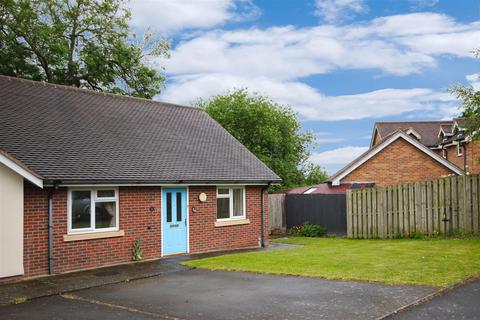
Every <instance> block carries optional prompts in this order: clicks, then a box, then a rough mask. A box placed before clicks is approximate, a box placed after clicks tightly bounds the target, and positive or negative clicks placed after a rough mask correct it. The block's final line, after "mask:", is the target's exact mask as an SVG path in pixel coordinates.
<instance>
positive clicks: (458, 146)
mask: <svg viewBox="0 0 480 320" xmlns="http://www.w3.org/2000/svg"><path fill="white" fill-rule="evenodd" d="M457 156H459V157H460V156H463V146H462V145H460V144H457Z"/></svg>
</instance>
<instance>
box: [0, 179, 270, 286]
mask: <svg viewBox="0 0 480 320" xmlns="http://www.w3.org/2000/svg"><path fill="white" fill-rule="evenodd" d="M50 190H51V189H50V188H45V189H40V188H37V187H35V186H33V185H32V184H30V183H28V182H25V196H24V268H25V275H24V276H20V277H12V278H6V279H0V282H8V281H11V280H14V281H16V280H19V279H22V278H29V277H35V276H42V275H47V274H48V193H49V192H50ZM245 190H246V192H245V194H246V207H247V208H246V218H247V219H249V220H250V223H249V224H243V225H236V226H222V227H215V221H216V202H217V201H216V188H215V187H212V186H204V187H197V186H195V187H189V210H190V212H189V214H190V216H189V226H190V232H189V234H190V236H189V238H190V252H191V253H200V252H206V251H215V250H228V249H239V248H251V247H258V245H259V237H260V233H261V231H260V230H261V226H260V224H261V218H260V217H261V200H260V199H261V190H262V187H261V186H247V187H246V188H245ZM201 192H205V193H206V194H207V201H206V202H204V203H201V202H200V201H199V200H198V195H199V193H201ZM267 197H268V195H267V193H266V192H265V198H264V199H265V220H264V223H265V234H264V236H265V241H266V243H268V228H267V226H268V220H267V219H268V211H267V210H268V209H267V207H268V206H267V203H268V198H267ZM53 207H54V211H53V216H54V217H53V219H54V221H53V225H54V230H53V237H54V241H53V242H54V249H53V252H54V273H62V272H67V271H73V270H81V269H87V268H94V267H100V266H107V265H114V264H118V263H124V262H129V261H131V260H132V251H131V250H132V248H133V243H134V241H135V238H136V237H138V236H140V237H141V238H142V249H143V258H144V259H153V258H160V257H161V188H160V187H120V188H119V211H120V216H119V222H120V224H119V226H120V230H123V231H124V232H125V235H124V236H121V237H114V238H103V239H91V240H80V241H68V242H66V241H64V239H63V236H64V235H66V234H67V223H68V222H67V221H68V220H67V219H68V218H67V189H66V188H59V189H57V190H55V191H54V195H53ZM151 207H153V208H155V210H154V211H153V212H152V211H151V210H150V208H151ZM193 207H194V208H195V210H196V212H192V208H193Z"/></svg>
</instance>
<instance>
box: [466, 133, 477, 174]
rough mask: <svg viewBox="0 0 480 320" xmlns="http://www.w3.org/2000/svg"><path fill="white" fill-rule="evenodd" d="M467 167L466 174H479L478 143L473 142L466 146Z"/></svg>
mask: <svg viewBox="0 0 480 320" xmlns="http://www.w3.org/2000/svg"><path fill="white" fill-rule="evenodd" d="M466 150H467V165H468V172H470V173H471V174H480V141H478V140H477V141H473V142H470V143H468V144H467V146H466Z"/></svg>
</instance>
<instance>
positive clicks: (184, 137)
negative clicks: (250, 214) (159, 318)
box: [0, 76, 281, 184]
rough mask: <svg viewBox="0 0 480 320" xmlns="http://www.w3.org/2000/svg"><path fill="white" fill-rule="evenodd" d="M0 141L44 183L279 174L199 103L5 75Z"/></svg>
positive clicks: (0, 88)
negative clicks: (197, 105)
mask: <svg viewBox="0 0 480 320" xmlns="http://www.w3.org/2000/svg"><path fill="white" fill-rule="evenodd" d="M0 148H2V149H3V150H5V152H7V153H8V154H9V155H11V156H12V157H14V158H15V159H17V160H18V161H19V162H21V163H23V164H24V165H25V166H26V167H28V168H30V170H32V171H33V172H35V173H36V174H38V175H39V176H41V177H42V178H43V179H44V180H45V182H48V183H53V182H54V181H61V183H62V184H82V183H111V184H116V183H119V184H120V183H121V184H150V183H151V184H156V183H261V184H264V183H269V182H280V181H281V179H280V178H279V177H278V176H277V175H276V174H275V173H274V172H272V171H271V170H270V169H269V168H268V167H267V166H266V165H265V164H263V163H262V162H261V161H260V160H258V159H257V158H256V157H255V156H254V155H253V154H252V153H251V152H250V151H248V149H247V148H245V147H244V146H243V145H242V144H241V143H240V142H238V141H237V140H236V139H235V138H234V137H233V136H232V135H230V134H229V133H228V132H227V131H226V130H225V129H223V128H222V127H221V126H220V125H219V124H218V123H217V122H215V121H214V120H213V119H212V118H210V116H208V114H207V113H206V112H205V111H203V110H201V109H199V108H195V107H187V106H179V105H174V104H169V103H163V102H159V101H152V100H146V99H139V98H132V97H125V96H119V95H113V94H103V93H98V92H92V91H89V90H84V89H77V88H71V87H65V86H57V85H52V84H45V83H41V82H34V81H28V80H21V79H17V78H10V77H5V76H0Z"/></svg>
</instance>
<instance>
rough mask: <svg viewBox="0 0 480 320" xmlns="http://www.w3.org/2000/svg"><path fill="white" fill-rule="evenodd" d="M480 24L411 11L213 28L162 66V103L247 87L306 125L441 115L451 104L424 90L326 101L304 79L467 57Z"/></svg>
mask: <svg viewBox="0 0 480 320" xmlns="http://www.w3.org/2000/svg"><path fill="white" fill-rule="evenodd" d="M479 38H480V23H477V22H474V23H469V24H463V23H459V22H457V21H455V20H454V19H452V18H451V17H449V16H447V15H443V14H436V13H412V14H405V15H395V16H389V17H382V18H376V19H373V20H372V21H370V22H367V23H361V24H349V25H343V26H334V25H320V26H316V27H304V28H298V27H294V26H280V27H271V28H266V29H260V28H251V29H240V30H212V31H207V32H201V33H199V34H197V35H196V36H193V37H190V38H186V39H184V40H183V41H181V42H180V43H179V44H178V45H177V46H176V47H175V48H174V50H173V52H172V57H171V59H169V60H162V61H161V64H163V65H165V67H166V72H167V74H168V78H169V83H168V84H167V88H166V90H165V92H163V94H162V96H161V98H162V99H164V100H168V101H172V102H179V103H191V102H192V101H194V100H196V99H198V98H209V97H210V96H212V95H215V94H220V93H223V92H225V91H228V90H231V89H233V88H248V89H249V90H250V91H254V92H259V93H262V94H265V95H268V96H270V97H271V98H272V99H274V100H276V101H278V102H281V103H285V104H290V105H291V106H292V107H294V109H295V110H297V111H298V112H299V113H300V115H301V116H302V117H303V118H304V119H311V120H344V119H352V120H353V119H362V118H370V117H375V118H378V117H385V116H396V115H400V114H404V113H413V114H421V115H426V116H428V117H435V116H444V115H446V114H447V113H451V111H452V110H453V106H454V105H455V100H454V99H453V98H452V97H451V96H450V95H447V94H444V93H439V92H435V91H434V90H431V89H426V88H411V89H393V88H386V89H383V90H376V91H372V92H365V93H359V94H354V95H342V96H326V95H325V94H323V93H322V92H320V91H319V90H317V89H316V88H313V87H311V86H309V85H308V84H306V83H304V82H303V81H302V80H303V78H305V77H310V76H315V75H321V74H327V73H332V72H335V71H336V70H355V69H356V70H365V69H369V70H378V71H379V72H380V74H393V75H398V76H406V75H410V74H414V73H421V72H422V71H423V70H424V69H425V68H431V67H434V66H435V65H436V64H437V60H438V59H439V58H441V57H443V56H445V55H448V56H455V57H468V58H473V56H472V54H471V50H472V48H474V47H475V46H477V45H478V39H479Z"/></svg>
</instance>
